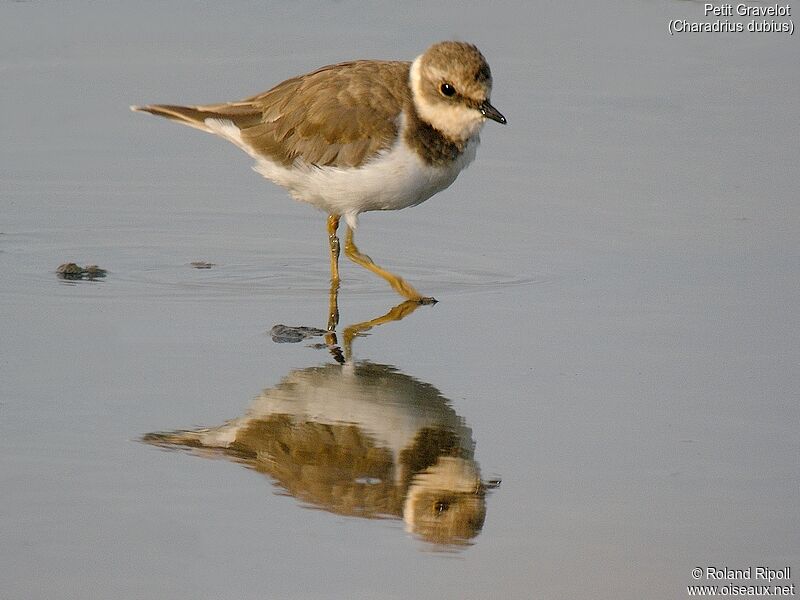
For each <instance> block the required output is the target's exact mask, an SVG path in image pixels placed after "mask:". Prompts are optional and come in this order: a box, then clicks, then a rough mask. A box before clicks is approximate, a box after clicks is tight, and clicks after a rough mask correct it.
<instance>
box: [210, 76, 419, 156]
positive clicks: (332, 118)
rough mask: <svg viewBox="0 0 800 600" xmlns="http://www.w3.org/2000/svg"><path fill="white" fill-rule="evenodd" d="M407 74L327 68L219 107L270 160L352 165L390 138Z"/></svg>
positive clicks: (381, 147)
mask: <svg viewBox="0 0 800 600" xmlns="http://www.w3.org/2000/svg"><path fill="white" fill-rule="evenodd" d="M409 68H410V65H409V63H404V62H379V61H356V62H350V63H341V64H338V65H331V66H329V67H323V68H321V69H319V70H317V71H314V72H313V73H309V74H308V75H303V76H300V77H296V78H293V79H289V80H288V81H285V82H283V83H281V84H280V85H278V86H276V87H275V88H273V89H271V90H270V91H268V92H265V93H264V94H260V95H258V96H254V97H252V98H248V99H247V100H244V101H242V102H237V103H234V104H233V105H229V106H228V108H227V109H225V108H223V107H219V108H220V109H221V110H220V112H222V113H226V114H227V115H228V116H229V118H231V119H232V120H233V122H234V123H236V125H237V126H238V127H239V128H240V129H241V131H242V139H243V141H244V142H245V143H246V144H248V145H249V146H250V147H252V148H253V149H254V150H255V151H256V152H258V153H259V154H264V155H266V156H268V157H270V158H271V159H272V160H275V161H277V162H280V163H283V164H287V165H288V164H291V163H292V162H294V161H295V160H296V159H299V160H301V161H302V162H305V163H307V164H314V165H319V166H323V165H327V166H337V167H353V166H358V165H360V164H362V163H363V162H364V161H365V160H367V159H368V158H370V157H371V156H373V155H374V154H376V153H377V152H380V151H381V150H385V149H386V148H388V147H389V146H390V145H391V144H392V141H393V140H394V138H395V136H396V135H397V128H398V125H399V124H398V117H399V114H400V110H401V109H402V107H403V105H404V104H405V103H406V102H410V100H411V96H410V93H409V90H408V72H409ZM233 113H235V114H233ZM253 114H255V115H258V116H259V117H260V118H259V119H258V122H257V123H253V121H252V116H253Z"/></svg>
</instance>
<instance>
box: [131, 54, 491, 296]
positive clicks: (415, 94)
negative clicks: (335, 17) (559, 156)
mask: <svg viewBox="0 0 800 600" xmlns="http://www.w3.org/2000/svg"><path fill="white" fill-rule="evenodd" d="M491 91H492V75H491V71H490V70H489V65H488V63H487V62H486V59H485V58H484V57H483V55H482V54H481V53H480V51H479V50H478V49H477V48H476V47H475V46H473V45H472V44H467V43H464V42H440V43H438V44H434V45H433V46H431V47H430V48H428V50H426V51H425V53H424V54H422V55H420V56H418V57H417V58H416V59H415V60H414V61H413V62H404V61H380V60H357V61H352V62H344V63H339V64H335V65H330V66H327V67H322V68H321V69H317V70H316V71H313V72H312V73H308V74H305V75H300V76H298V77H293V78H291V79H288V80H286V81H284V82H283V83H280V84H278V85H277V86H275V87H274V88H272V89H271V90H269V91H267V92H264V93H262V94H258V95H257V96H252V97H251V98H246V99H244V100H241V101H238V102H226V103H222V104H208V105H199V106H175V105H168V104H151V105H147V106H133V107H131V108H132V110H135V111H144V112H149V113H152V114H154V115H159V116H162V117H167V118H168V119H172V120H174V121H178V122H179V123H183V124H184V125H189V126H190V127H194V128H196V129H200V130H202V131H206V132H208V133H213V134H216V135H218V136H220V137H222V138H225V139H226V140H228V141H230V142H233V143H234V144H236V145H237V146H239V147H240V148H241V149H242V150H244V151H245V152H247V153H248V154H249V155H250V156H252V157H253V158H254V159H255V161H256V164H255V166H254V167H253V168H254V169H255V170H256V171H257V172H258V173H261V174H262V175H263V176H264V177H266V178H267V179H269V180H271V181H273V182H275V183H277V184H278V185H281V186H283V187H285V188H286V189H287V190H288V191H289V193H290V194H291V195H292V196H293V197H294V198H295V199H296V200H300V201H302V202H308V203H309V204H311V205H313V206H316V207H317V208H319V209H321V210H323V211H325V212H326V213H327V214H328V237H329V242H330V262H331V283H332V287H335V288H337V289H338V283H339V268H338V259H339V238H338V237H337V234H336V232H337V229H338V226H339V219H340V218H344V220H345V222H346V223H347V233H346V238H345V255H346V256H347V257H348V258H350V259H351V260H352V261H353V262H355V263H357V264H359V265H361V266H362V267H365V268H366V269H369V270H370V271H372V272H373V273H375V274H377V275H379V276H380V277H382V278H383V279H385V280H386V281H387V282H388V283H389V284H390V285H391V286H392V288H394V289H395V290H396V291H397V292H398V293H399V294H401V295H402V296H404V297H405V298H406V299H408V300H413V301H416V302H420V303H430V302H434V300H433V299H432V298H426V297H423V296H422V295H421V294H420V293H419V292H417V290H415V289H414V288H413V287H412V286H411V285H410V284H408V283H407V282H405V281H404V280H403V279H402V278H400V277H398V276H397V275H394V274H392V273H390V272H388V271H386V270H385V269H382V268H381V267H379V266H378V265H376V264H375V263H374V262H372V260H371V259H370V258H369V256H367V255H365V254H362V253H361V252H360V251H359V250H358V248H357V247H356V245H355V242H354V240H353V231H354V230H355V229H356V227H357V225H358V215H359V213H362V212H366V211H371V210H399V209H401V208H406V207H409V206H415V205H417V204H419V203H421V202H424V201H425V200H427V199H428V198H430V197H431V196H433V195H434V194H436V193H437V192H440V191H441V190H443V189H445V188H446V187H448V186H449V185H450V184H451V183H453V181H455V178H456V177H457V176H458V174H459V173H460V172H461V170H462V169H463V168H464V167H466V166H467V165H468V164H469V163H470V162H472V160H473V159H474V158H475V151H476V148H477V146H478V142H479V133H480V130H481V128H482V126H483V123H484V121H485V120H486V119H491V120H493V121H497V122H498V123H503V124H505V122H506V119H505V117H503V115H502V114H500V112H499V111H498V110H497V109H496V108H494V107H493V106H492V105H491V104H490V102H489V96H490V94H491Z"/></svg>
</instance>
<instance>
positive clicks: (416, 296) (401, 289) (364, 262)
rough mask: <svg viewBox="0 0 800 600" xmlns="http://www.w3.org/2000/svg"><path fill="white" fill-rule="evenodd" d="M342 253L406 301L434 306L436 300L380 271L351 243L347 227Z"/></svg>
mask: <svg viewBox="0 0 800 600" xmlns="http://www.w3.org/2000/svg"><path fill="white" fill-rule="evenodd" d="M344 253H345V255H346V256H347V258H349V259H350V260H352V261H353V262H354V263H356V264H357V265H361V266H362V267H364V268H365V269H367V270H369V271H372V272H373V273H375V274H376V275H377V276H378V277H382V278H383V279H385V280H386V281H387V282H388V283H389V285H390V286H392V289H394V291H396V292H397V293H398V294H400V295H401V296H403V297H404V298H406V299H407V300H412V301H414V302H417V303H419V304H435V303H436V300H435V299H434V298H429V297H425V296H422V295H421V294H420V293H419V292H418V291H417V290H415V289H414V287H413V286H412V285H411V284H410V283H407V282H406V281H405V280H403V278H401V277H398V276H397V275H395V274H394V273H390V272H389V271H387V270H386V269H382V268H381V267H379V266H378V265H376V264H375V263H374V262H372V259H371V258H370V257H369V256H367V255H366V254H362V253H361V251H360V250H359V249H358V247H356V244H355V242H354V241H353V230H352V229H350V228H349V227H348V228H347V236H346V237H345V242H344Z"/></svg>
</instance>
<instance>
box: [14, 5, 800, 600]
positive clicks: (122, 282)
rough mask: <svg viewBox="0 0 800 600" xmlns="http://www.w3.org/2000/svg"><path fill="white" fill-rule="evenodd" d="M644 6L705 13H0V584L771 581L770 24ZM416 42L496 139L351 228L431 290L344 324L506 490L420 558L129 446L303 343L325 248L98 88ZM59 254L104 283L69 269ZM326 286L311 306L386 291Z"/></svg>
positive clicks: (388, 594)
mask: <svg viewBox="0 0 800 600" xmlns="http://www.w3.org/2000/svg"><path fill="white" fill-rule="evenodd" d="M798 10H800V8H798ZM674 18H686V19H688V20H690V21H691V20H699V19H702V18H703V17H702V3H698V2H684V1H677V0H676V1H669V0H658V1H657V0H649V1H646V0H627V1H626V0H608V1H605V2H581V3H569V2H514V3H511V4H507V5H504V4H502V3H497V2H485V1H484V2H475V3H467V4H464V3H462V2H437V3H430V4H428V3H416V2H414V3H401V2H383V1H381V2H373V3H360V2H349V1H345V2H335V3H316V2H315V3H311V2H292V3H277V4H271V3H267V2H256V1H251V2H224V3H207V2H202V3H201V2H188V1H174V2H161V1H159V2H119V1H114V0H110V1H104V2H88V1H85V0H83V1H58V2H55V1H54V2H44V1H42V2H35V1H34V2H5V1H4V2H2V3H0V82H1V83H0V139H1V140H2V144H0V273H1V274H2V279H0V490H2V492H0V498H1V499H0V539H2V543H0V573H2V574H3V575H2V582H0V590H1V591H0V596H2V597H3V598H13V599H17V598H20V599H27V598H37V599H38V598H81V599H86V598H185V597H191V598H209V599H212V598H223V597H224V598H233V597H237V598H403V599H405V598H486V597H498V598H500V597H502V598H609V599H610V598H682V597H686V585H687V584H689V583H692V580H691V578H690V570H691V568H692V567H695V566H701V567H705V566H711V565H717V566H728V567H730V568H744V567H747V566H750V565H753V566H758V565H764V566H769V567H773V568H781V567H784V566H787V565H790V566H793V567H794V568H795V571H797V568H798V567H800V561H798V555H800V544H798V540H800V535H799V534H800V531H799V530H800V527H798V526H799V525H800V517H799V516H798V515H799V513H798V510H797V498H798V483H800V473H799V469H798V455H799V451H800V437H799V435H798V424H799V423H800V407H799V404H798V390H799V389H800V368H799V367H800V344H799V343H798V339H799V338H798V333H799V331H798V329H799V327H798V324H799V323H798V317H800V302H799V300H800V298H798V280H800V244H799V243H798V242H800V208H798V206H799V203H798V196H797V189H798V163H799V162H800V161H799V160H798V159H799V158H800V152H799V150H800V117H798V115H799V114H800V111H799V110H798V109H799V108H800V100H798V99H800V70H798V68H797V67H798V64H800V51H799V49H798V39H797V36H796V35H795V36H793V37H790V36H787V35H785V34H778V33H773V34H748V33H742V34H684V35H681V36H674V37H670V36H669V34H668V32H667V24H668V22H669V20H670V19H674ZM447 38H460V39H464V40H469V41H473V42H475V43H476V44H478V45H479V46H480V48H481V49H482V50H483V51H484V53H485V55H486V56H487V58H488V59H489V61H490V63H491V65H492V69H493V73H494V77H495V92H494V94H493V98H492V100H493V103H494V104H495V105H496V106H497V107H498V108H499V109H500V110H501V111H502V112H503V113H504V114H505V115H506V116H507V117H508V121H509V125H508V126H507V127H501V126H499V125H497V124H495V123H489V124H488V125H487V126H486V128H485V130H484V135H483V144H482V147H481V148H480V150H479V153H478V159H477V161H476V163H475V164H474V165H472V166H471V167H470V169H468V170H467V171H466V172H465V173H463V174H462V175H461V177H460V178H459V180H458V181H457V182H456V183H455V184H454V185H453V186H452V187H451V188H450V189H449V190H447V191H445V192H443V193H442V194H440V195H438V196H436V197H435V198H434V199H432V200H430V201H429V202H427V203H426V204H424V205H422V206H419V207H417V208H414V209H412V210H408V211H404V212H399V213H391V214H369V215H365V216H364V217H363V218H362V228H361V230H360V238H359V239H360V243H361V246H362V249H363V250H364V251H365V252H367V253H369V254H370V255H372V256H373V257H374V258H375V259H376V261H379V262H382V263H384V264H385V265H386V266H387V267H391V268H395V269H396V270H397V271H398V272H399V273H402V274H403V275H405V276H407V277H408V279H409V280H410V281H411V282H413V283H414V284H416V285H417V286H418V287H419V289H421V290H422V291H424V292H425V293H429V294H433V295H434V296H436V297H437V298H438V299H439V300H440V301H441V302H440V304H439V305H437V306H435V307H433V308H428V307H425V308H423V309H420V310H419V311H418V312H417V313H415V314H414V315H413V316H411V317H409V318H408V319H407V320H406V321H403V322H402V323H397V324H393V325H388V326H385V327H384V328H382V329H379V330H375V331H373V332H372V334H371V335H370V336H369V337H367V338H364V339H360V340H357V343H356V352H357V354H358V356H359V357H360V358H365V359H369V360H373V361H375V362H381V363H386V364H392V365H395V366H396V367H397V368H398V369H400V370H401V371H402V372H404V373H406V374H408V375H410V376H413V377H415V378H417V379H419V380H421V381H424V382H427V383H430V384H431V385H433V386H435V387H436V388H438V389H439V390H440V391H441V393H442V394H443V395H444V396H446V397H447V398H449V399H450V400H451V401H452V403H453V407H454V409H455V410H456V412H457V413H458V414H460V415H461V416H463V417H464V419H465V420H466V422H467V424H468V425H469V426H470V427H471V428H472V430H473V435H474V438H475V440H476V443H477V449H476V456H477V459H478V461H479V462H480V464H481V467H482V469H483V472H484V474H485V475H487V476H492V475H499V476H501V477H502V479H503V484H502V487H501V488H500V489H499V490H497V491H496V492H494V493H493V494H492V495H491V496H490V497H489V499H488V514H487V519H486V524H485V527H484V530H483V532H482V534H481V535H480V536H479V537H478V538H477V539H476V540H475V544H474V545H473V546H472V547H470V548H468V549H466V550H464V551H462V552H458V553H445V554H442V553H436V552H430V549H429V548H427V547H426V546H425V545H424V544H422V543H420V542H419V541H417V540H414V539H413V538H410V537H409V536H408V534H406V533H405V532H404V531H403V526H402V523H400V522H396V521H364V520H357V519H347V518H342V517H337V516H334V515H331V514H329V513H325V512H321V511H312V510H306V509H303V508H301V507H299V506H298V505H297V504H296V502H295V501H294V500H292V499H291V498H287V497H281V496H277V495H275V494H274V492H275V491H276V490H275V488H274V487H273V486H272V484H271V483H270V482H269V480H268V479H266V478H264V477H263V476H260V475H258V474H256V473H253V472H250V471H248V470H246V469H243V468H241V467H240V466H238V465H235V464H232V463H229V462H226V461H210V460H204V459H201V458H197V457H193V456H188V455H185V454H180V453H165V452H161V451H159V450H157V449H155V448H153V447H150V446H146V445H144V444H141V443H140V442H138V441H137V439H138V438H139V436H140V435H142V434H143V433H146V432H149V431H154V430H164V429H171V428H181V427H191V426H195V425H216V424H219V423H221V422H222V421H223V420H225V419H228V418H232V417H236V416H238V415H240V414H241V412H242V411H243V410H244V409H245V408H246V407H247V406H248V405H249V403H250V401H251V400H252V398H254V397H255V396H256V395H258V393H259V392H260V391H261V390H262V389H263V388H268V387H272V386H274V385H275V384H276V383H277V382H279V381H280V379H281V378H282V377H283V376H285V375H286V374H287V373H289V372H290V371H291V370H293V369H298V368H305V367H308V366H313V365H316V364H321V363H325V362H328V361H329V360H330V358H329V357H328V356H327V354H326V353H325V352H324V351H321V350H315V349H313V348H309V347H308V346H307V345H305V344H298V345H276V344H274V343H273V342H272V341H271V339H270V337H269V335H268V334H267V333H266V332H267V331H268V330H269V329H270V327H272V325H274V324H276V323H288V324H292V325H309V326H324V323H325V316H326V310H327V284H326V278H327V269H328V262H327V258H326V251H327V245H326V243H327V242H326V237H325V233H324V218H323V215H320V214H317V213H315V212H314V211H313V210H312V209H310V208H309V207H306V206H302V205H299V204H296V203H294V202H292V201H290V200H289V199H288V197H287V195H286V194H285V193H284V192H283V191H282V190H281V189H279V188H277V187H275V186H273V185H271V184H269V183H268V182H265V181H263V180H261V179H260V178H259V177H258V176H257V175H256V174H254V173H253V172H252V171H250V169H249V164H250V162H249V158H248V157H246V156H245V155H244V154H242V153H241V152H240V151H239V150H237V149H236V148H234V147H233V146H231V145H227V144H225V143H224V142H222V141H220V140H217V139H214V138H212V137H211V136H204V135H203V134H201V133H199V132H196V131H192V130H190V129H188V128H182V127H178V126H176V125H173V124H171V123H167V122H166V121H163V120H157V119H155V118H153V117H150V116H147V115H141V114H133V113H131V112H129V111H128V108H127V107H128V105H129V104H135V103H147V102H175V103H199V102H214V101H221V100H234V99H237V98H240V97H244V96H247V95H250V94H253V93H256V92H259V91H261V90H264V89H266V88H268V87H270V86H271V85H273V84H275V83H277V82H279V81H281V80H282V79H284V78H286V77H289V76H291V75H294V74H297V73H300V72H304V71H307V70H311V69H313V68H315V67H318V66H321V65H323V64H326V63H330V62H335V61H339V60H345V59H351V58H367V57H371V58H403V59H412V58H413V57H414V56H416V55H417V54H419V53H420V52H421V51H422V50H424V49H425V48H426V47H427V46H428V45H429V44H430V43H432V42H435V41H438V40H440V39H447ZM66 260H73V261H78V262H80V263H82V264H86V263H98V264H100V265H101V266H103V267H106V268H108V269H109V271H110V272H109V275H108V277H107V278H106V280H105V281H103V282H101V283H80V284H67V283H64V282H60V281H59V280H57V279H56V277H55V275H54V273H53V271H54V270H55V268H56V266H57V265H58V264H59V263H61V262H64V261H66ZM193 260H207V261H210V262H214V263H217V264H218V265H220V266H219V268H217V269H214V270H209V271H197V270H193V269H191V268H190V267H189V266H188V264H189V263H190V262H191V261H193ZM343 278H344V282H343V287H342V297H341V300H340V301H341V309H342V323H343V324H347V323H353V322H356V321H361V320H364V319H368V318H372V317H375V316H377V315H379V314H381V313H382V312H384V311H385V310H387V309H388V308H389V307H390V306H391V305H392V304H394V303H395V301H396V298H395V296H394V295H393V294H392V292H391V291H390V290H389V289H388V287H386V286H385V284H384V283H383V282H381V281H380V280H378V279H377V278H374V277H373V276H371V275H369V274H368V273H366V272H364V271H362V270H360V269H358V268H357V267H354V266H353V265H350V264H345V265H344V266H343ZM701 583H702V582H701Z"/></svg>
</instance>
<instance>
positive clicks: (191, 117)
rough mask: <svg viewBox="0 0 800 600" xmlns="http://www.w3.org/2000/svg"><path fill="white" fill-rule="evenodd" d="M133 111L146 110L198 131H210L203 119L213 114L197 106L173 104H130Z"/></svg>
mask: <svg viewBox="0 0 800 600" xmlns="http://www.w3.org/2000/svg"><path fill="white" fill-rule="evenodd" d="M131 110H132V111H135V112H148V113H150V114H153V115H158V116H159V117H166V118H167V119H171V120H173V121H178V122H179V123H183V124H184V125H188V126H189V127H194V128H195V129H199V130H200V131H205V132H207V133H212V131H211V130H210V129H209V128H208V126H207V125H206V123H205V121H206V118H208V117H211V116H214V115H213V113H210V112H209V111H206V110H202V107H197V106H175V105H172V104H148V105H147V106H131Z"/></svg>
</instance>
